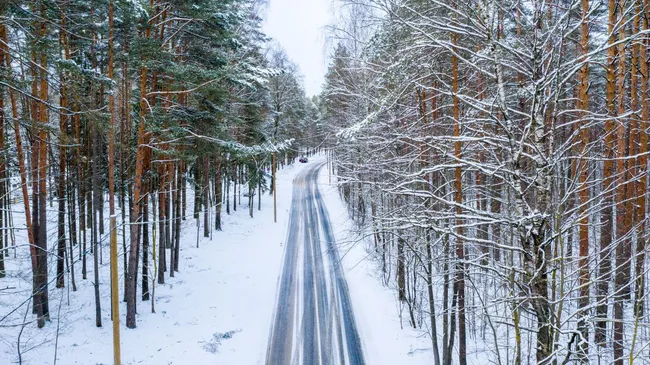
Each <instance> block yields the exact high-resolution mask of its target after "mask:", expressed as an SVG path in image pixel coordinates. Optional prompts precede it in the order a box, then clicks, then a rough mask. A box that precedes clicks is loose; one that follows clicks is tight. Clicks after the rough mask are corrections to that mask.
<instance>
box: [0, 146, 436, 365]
mask: <svg viewBox="0 0 650 365" xmlns="http://www.w3.org/2000/svg"><path fill="white" fill-rule="evenodd" d="M321 161H324V158H323V157H315V158H313V159H310V162H309V164H307V165H305V164H295V165H292V166H288V167H286V168H285V169H283V170H280V171H279V173H278V223H273V198H272V196H270V195H268V194H265V195H264V197H263V199H262V210H261V211H257V209H256V210H255V218H252V219H251V218H250V217H249V216H248V209H247V206H246V204H247V199H242V203H243V205H242V206H241V207H239V209H238V210H237V211H236V212H232V214H231V215H226V214H224V215H223V231H221V232H213V233H212V237H211V238H203V237H202V232H203V229H202V227H201V229H200V237H199V239H200V240H199V247H198V248H197V247H196V239H197V236H196V235H197V229H196V225H195V221H194V220H193V219H191V216H190V217H188V220H187V221H185V222H184V223H183V224H184V228H183V236H182V239H181V260H180V272H178V273H176V277H175V278H169V276H168V275H167V277H166V284H164V285H161V286H160V285H156V289H155V297H156V299H155V310H156V313H151V302H150V301H148V302H142V301H140V300H138V312H139V314H138V317H137V321H138V322H137V324H138V327H137V329H135V330H130V329H127V328H126V327H125V326H124V321H123V319H124V313H125V304H124V303H121V305H120V319H121V321H122V322H121V335H122V339H121V343H122V363H123V364H152V365H158V364H192V365H202V364H223V365H239V364H241V365H248V364H250V365H255V364H264V361H265V355H266V351H267V342H268V336H269V330H270V327H271V319H272V313H273V310H274V304H275V302H276V290H277V282H278V276H279V272H280V265H281V263H282V253H283V250H284V246H283V242H284V240H285V238H286V229H287V221H288V217H289V211H290V205H291V192H292V180H293V178H294V177H295V176H296V175H297V173H299V172H300V171H301V170H303V169H304V168H306V167H307V166H309V165H311V164H317V163H319V162H321ZM319 179H320V184H319V185H320V189H321V192H322V193H323V198H324V200H325V203H326V205H327V208H328V210H329V215H330V218H331V220H332V224H333V228H334V230H335V234H336V236H337V240H338V242H339V244H340V245H341V256H342V257H343V261H344V267H345V269H346V277H347V281H348V285H349V288H350V293H351V296H352V300H353V305H354V310H355V317H356V319H357V322H358V326H359V331H360V336H361V339H362V342H363V347H364V352H365V353H364V355H365V357H366V361H367V364H369V365H382V364H386V365H388V364H390V365H392V364H404V365H419V364H430V363H431V356H430V340H429V338H428V335H427V334H426V333H425V332H424V331H418V330H413V329H411V328H409V327H408V325H407V322H406V321H405V322H404V323H405V327H404V329H402V328H401V325H400V320H399V317H398V316H397V300H396V295H395V291H394V290H391V289H389V288H386V287H384V286H382V285H381V281H380V279H379V278H377V275H376V272H377V269H376V263H375V262H373V261H372V260H366V258H367V257H368V253H367V251H366V248H365V244H364V243H363V242H362V241H360V239H359V238H358V237H357V236H355V235H354V234H352V233H350V232H351V231H352V230H350V228H352V223H351V222H350V221H349V219H348V214H347V211H346V209H345V207H344V205H343V203H342V201H341V200H340V198H339V195H338V192H337V190H336V187H335V186H332V185H330V184H328V170H327V168H326V167H323V168H322V169H321V173H320V177H319ZM18 207H19V206H18V205H16V206H14V208H15V209H17V208H18ZM256 208H257V207H256ZM53 209H56V207H54V208H53ZM191 211H192V209H190V207H188V212H191ZM53 213H54V215H53V218H52V219H53V222H52V223H50V224H51V226H50V228H52V229H55V223H54V222H55V220H56V215H55V212H54V211H53ZM106 216H107V217H108V215H106ZM14 219H15V222H16V225H17V226H18V225H21V226H22V225H23V224H24V223H23V220H22V219H23V218H22V217H21V216H20V214H17V215H16V216H15V217H14ZM23 232H24V231H23ZM17 238H18V242H21V239H23V240H24V237H21V234H18V235H17ZM21 251H25V252H24V253H23V259H22V260H21V259H18V260H15V259H13V258H10V259H8V260H7V263H8V268H7V269H8V270H7V271H8V275H9V276H8V277H7V278H5V279H0V289H3V288H6V287H9V288H13V289H10V290H1V291H0V318H3V317H5V315H6V314H7V313H9V312H10V311H11V310H12V309H14V308H15V307H16V303H20V302H22V301H24V300H25V299H26V298H28V296H29V292H30V290H31V285H30V284H31V276H30V275H31V269H30V267H29V265H30V264H29V260H28V259H27V252H26V247H24V246H22V247H20V246H19V248H18V252H19V255H18V256H19V258H20V256H21V255H20V252H21ZM107 253H108V249H107V248H105V251H104V264H103V265H102V269H101V271H100V272H101V279H100V292H101V294H100V295H101V299H102V322H103V327H101V328H97V327H95V306H94V297H93V295H94V292H93V283H92V278H93V273H92V257H91V256H89V259H88V279H87V280H81V275H80V271H81V267H80V264H79V263H77V265H76V276H77V286H78V291H77V292H72V291H71V290H70V289H69V288H70V285H69V278H66V288H65V289H56V288H54V285H53V284H52V285H50V313H51V319H52V320H51V322H49V323H48V324H47V325H46V327H45V328H44V329H40V330H39V329H37V328H36V325H35V323H34V322H33V320H34V317H33V316H32V314H31V313H27V314H26V309H27V306H22V307H21V309H20V310H18V311H15V312H14V313H13V314H11V315H9V316H8V317H7V318H6V319H4V320H3V321H2V322H0V365H5V364H7V365H8V364H15V363H19V358H18V336H20V348H21V357H22V359H21V360H22V364H38V365H46V364H55V363H57V364H64V365H66V364H111V363H112V340H111V338H112V337H111V325H112V323H111V320H110V295H109V289H110V288H109V285H108V284H109V270H108V262H107V258H108V256H107ZM120 263H121V260H120ZM54 267H55V265H54V263H52V264H51V265H50V269H51V270H54ZM151 269H153V268H151ZM121 272H122V269H120V273H121ZM51 273H52V271H51ZM167 274H168V273H167ZM122 280H123V278H122V276H120V283H122ZM120 286H121V285H120ZM120 295H123V292H122V288H120ZM23 318H26V320H27V321H29V322H31V323H29V324H27V325H26V326H21V325H20V324H21V323H23ZM21 328H22V332H21ZM57 333H58V336H57ZM55 352H56V356H55ZM55 357H56V359H55ZM278 365H283V364H278Z"/></svg>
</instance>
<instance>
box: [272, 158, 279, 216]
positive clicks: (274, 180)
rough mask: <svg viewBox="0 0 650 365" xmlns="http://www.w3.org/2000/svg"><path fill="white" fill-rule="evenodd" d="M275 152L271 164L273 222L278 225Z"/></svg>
mask: <svg viewBox="0 0 650 365" xmlns="http://www.w3.org/2000/svg"><path fill="white" fill-rule="evenodd" d="M275 163H276V161H275V152H273V159H272V162H271V171H272V175H273V176H272V180H273V222H275V223H277V222H278V188H277V183H278V182H277V180H276V178H275V170H276V167H275Z"/></svg>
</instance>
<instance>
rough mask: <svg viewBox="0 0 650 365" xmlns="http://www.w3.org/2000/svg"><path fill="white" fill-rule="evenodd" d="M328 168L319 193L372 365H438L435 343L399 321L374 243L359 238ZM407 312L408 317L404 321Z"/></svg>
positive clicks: (320, 184) (368, 359) (421, 332)
mask: <svg viewBox="0 0 650 365" xmlns="http://www.w3.org/2000/svg"><path fill="white" fill-rule="evenodd" d="M329 180H330V179H329V177H328V171H327V168H323V169H322V170H321V172H320V175H319V188H320V190H321V193H322V194H323V200H324V201H325V205H326V206H327V210H328V212H329V216H330V220H331V221H332V227H333V229H334V235H335V236H336V240H337V243H338V244H339V252H340V255H341V258H342V261H343V265H344V268H345V277H346V279H347V282H348V286H349V289H350V296H351V297H352V303H353V306H354V315H355V317H356V320H357V322H358V323H357V325H358V326H359V336H360V337H361V341H362V342H363V347H364V355H365V356H366V361H367V363H368V364H369V365H394V364H400V365H421V364H422V365H424V364H432V363H433V357H432V356H431V340H430V338H429V335H428V334H427V333H426V332H425V331H419V330H415V329H412V328H411V327H409V325H408V319H407V318H404V321H403V322H404V327H403V328H402V326H401V325H400V319H399V316H398V313H399V310H398V300H397V291H396V290H392V289H390V288H387V287H385V286H383V285H382V284H381V278H380V275H381V274H379V272H378V270H379V269H378V265H377V262H376V261H374V260H372V259H371V258H370V254H369V251H368V250H367V248H368V247H369V246H368V242H366V241H364V240H363V238H362V237H361V236H360V235H359V234H358V233H355V232H357V230H355V229H354V223H353V222H352V221H351V220H350V218H349V215H348V212H347V208H346V207H345V205H344V202H343V201H342V200H341V198H340V196H339V193H338V190H337V188H336V185H335V184H334V177H332V184H330V183H329ZM406 313H407V312H406V311H404V315H407V314H406Z"/></svg>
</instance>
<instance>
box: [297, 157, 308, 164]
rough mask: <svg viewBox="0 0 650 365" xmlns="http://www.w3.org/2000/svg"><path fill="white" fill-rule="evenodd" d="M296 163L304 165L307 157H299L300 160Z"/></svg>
mask: <svg viewBox="0 0 650 365" xmlns="http://www.w3.org/2000/svg"><path fill="white" fill-rule="evenodd" d="M298 161H300V162H302V163H306V162H307V157H301V158H299V159H298Z"/></svg>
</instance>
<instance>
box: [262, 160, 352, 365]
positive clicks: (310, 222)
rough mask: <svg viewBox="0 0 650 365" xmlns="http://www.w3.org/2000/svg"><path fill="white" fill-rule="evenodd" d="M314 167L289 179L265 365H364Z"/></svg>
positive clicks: (315, 166)
mask: <svg viewBox="0 0 650 365" xmlns="http://www.w3.org/2000/svg"><path fill="white" fill-rule="evenodd" d="M321 167H323V164H315V165H312V166H310V167H309V168H308V169H306V170H305V171H303V172H302V173H300V174H299V175H298V176H297V177H296V178H295V180H294V188H293V198H292V209H291V216H290V219H289V227H288V233H287V241H286V242H287V244H286V247H285V254H284V255H285V256H284V262H283V267H282V272H281V274H280V282H279V286H278V299H277V302H276V307H275V315H274V318H273V324H272V328H271V334H270V338H269V345H268V352H267V357H266V364H267V365H280V364H297V365H302V364H310V365H312V364H313V365H319V364H320V365H324V364H352V365H361V364H365V361H364V356H363V351H362V346H361V340H360V338H359V331H358V329H357V325H356V321H355V319H354V312H353V309H352V303H351V300H350V295H349V293H348V286H347V283H346V280H345V276H344V273H343V269H342V267H341V265H340V259H339V254H338V249H337V246H336V244H335V241H334V234H333V232H332V227H331V223H330V219H329V216H328V213H327V208H326V207H325V204H324V202H323V199H322V196H321V193H320V191H319V189H318V171H319V170H320V168H321Z"/></svg>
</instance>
